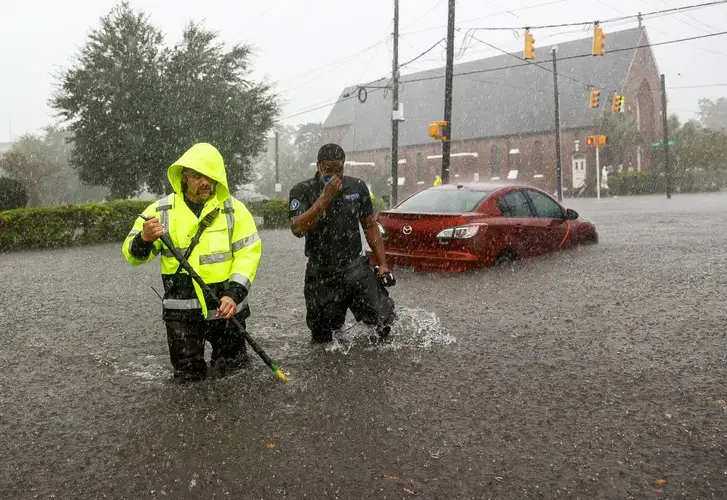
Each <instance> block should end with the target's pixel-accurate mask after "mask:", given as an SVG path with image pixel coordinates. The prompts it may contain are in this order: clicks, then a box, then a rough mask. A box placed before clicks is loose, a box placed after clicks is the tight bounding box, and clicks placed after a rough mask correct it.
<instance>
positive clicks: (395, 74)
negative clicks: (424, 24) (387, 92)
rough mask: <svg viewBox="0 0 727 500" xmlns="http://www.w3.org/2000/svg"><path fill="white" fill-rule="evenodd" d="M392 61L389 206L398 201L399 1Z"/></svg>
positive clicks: (396, 9) (395, 9) (395, 12)
mask: <svg viewBox="0 0 727 500" xmlns="http://www.w3.org/2000/svg"><path fill="white" fill-rule="evenodd" d="M393 45H394V60H393V62H392V65H391V85H392V89H391V90H392V92H391V97H392V101H393V103H392V111H391V206H392V207H393V206H395V205H396V204H397V202H398V199H399V120H398V119H397V118H398V117H397V116H396V114H397V113H398V111H399V0H394V44H393Z"/></svg>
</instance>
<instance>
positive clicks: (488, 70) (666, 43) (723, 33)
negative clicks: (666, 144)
mask: <svg viewBox="0 0 727 500" xmlns="http://www.w3.org/2000/svg"><path fill="white" fill-rule="evenodd" d="M720 35H727V31H720V32H718V33H710V34H707V35H699V36H693V37H688V38H679V39H676V40H667V41H665V42H658V43H652V44H647V45H635V46H633V47H625V48H621V49H614V50H610V51H608V53H609V54H610V53H614V52H624V51H627V50H636V49H642V48H649V47H656V46H660V45H668V44H672V43H680V42H689V41H692V40H699V39H702V38H710V37H715V36H720ZM515 57H517V56H515ZM583 57H594V56H593V55H592V54H579V55H575V56H568V57H562V58H560V59H558V61H569V60H573V59H581V58H583ZM531 64H532V63H528V62H526V63H524V64H512V65H510V66H501V67H498V68H488V69H479V70H473V71H465V72H462V73H455V76H465V75H475V74H479V73H489V72H492V71H502V70H505V69H512V68H521V67H524V66H530V65H531ZM438 78H441V77H439V76H425V77H421V78H414V79H411V80H404V81H403V83H416V82H423V81H427V80H436V79H438Z"/></svg>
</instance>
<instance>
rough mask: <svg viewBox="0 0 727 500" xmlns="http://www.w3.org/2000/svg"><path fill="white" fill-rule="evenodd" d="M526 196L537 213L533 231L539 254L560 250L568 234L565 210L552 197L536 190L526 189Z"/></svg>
mask: <svg viewBox="0 0 727 500" xmlns="http://www.w3.org/2000/svg"><path fill="white" fill-rule="evenodd" d="M525 194H526V196H527V197H528V200H530V203H531V204H532V209H533V211H534V212H535V217H536V218H535V221H534V223H533V224H532V227H531V230H532V232H533V238H534V240H535V245H536V247H537V248H536V252H537V253H539V254H542V253H548V252H554V251H556V250H558V248H559V247H560V244H561V242H562V241H563V239H564V238H565V235H566V233H567V232H568V221H567V220H566V218H565V211H564V210H563V208H562V207H561V206H560V205H559V204H558V203H557V202H556V201H555V200H553V199H552V198H551V197H550V196H548V195H547V194H545V193H542V192H540V191H536V190H534V189H526V190H525Z"/></svg>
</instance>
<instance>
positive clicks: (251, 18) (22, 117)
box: [0, 0, 727, 142]
mask: <svg viewBox="0 0 727 500" xmlns="http://www.w3.org/2000/svg"><path fill="white" fill-rule="evenodd" d="M707 1H708V0H688V1H683V0H602V1H601V0H459V1H458V2H457V12H456V18H457V27H458V28H464V29H466V28H473V27H486V26H502V27H519V26H530V25H545V24H556V23H568V22H580V21H588V20H603V19H607V18H613V17H619V16H623V15H631V14H636V13H637V12H639V11H641V12H651V11H658V10H663V9H668V8H673V7H680V6H684V5H694V4H699V3H706V2H707ZM115 3H116V2H115V1H113V0H93V1H92V0H65V1H63V2H57V1H50V0H3V2H2V8H1V9H0V12H2V16H0V47H2V48H3V51H2V72H0V142H3V141H8V140H10V137H11V134H12V137H13V138H17V137H18V136H20V135H22V134H23V133H26V132H36V131H38V130H39V129H40V128H42V127H44V126H46V125H48V124H50V123H52V122H53V121H54V117H53V114H52V111H51V110H50V108H49V107H48V105H47V102H48V98H49V97H50V95H51V93H52V91H53V88H54V82H55V78H54V75H55V74H57V72H58V70H59V69H60V68H63V67H68V66H69V65H70V64H71V63H72V60H73V57H74V55H75V54H76V53H77V52H78V50H79V48H80V47H81V46H82V45H83V44H84V43H85V41H86V39H87V35H88V32H89V30H90V29H91V28H93V27H96V26H97V25H98V20H99V18H100V17H101V16H102V15H104V14H106V13H107V12H108V11H109V10H110V9H111V8H112V7H113V5H114V4H115ZM400 4H401V7H400V9H401V14H400V15H401V19H400V30H401V40H400V62H404V61H407V60H409V59H411V58H413V57H416V56H417V55H418V54H420V53H421V52H423V51H424V50H426V49H427V48H429V47H431V46H432V45H433V44H434V43H436V42H437V41H438V40H440V39H441V38H443V37H445V36H446V16H447V0H400ZM132 5H133V7H134V8H135V9H140V10H143V11H145V12H148V13H149V14H150V15H151V21H152V22H153V23H155V24H156V25H157V26H159V27H160V28H161V29H162V31H163V32H164V33H165V34H166V37H167V42H169V43H173V42H174V41H176V40H178V39H179V37H180V34H181V31H182V29H183V27H184V26H185V24H186V23H187V22H188V21H189V20H197V21H204V23H205V26H206V27H208V28H211V29H214V30H216V31H218V32H219V33H220V35H221V37H222V38H223V40H225V41H226V42H228V43H230V44H232V43H237V42H243V43H248V44H250V45H252V46H253V47H254V48H255V57H254V59H253V65H254V76H255V78H257V79H267V80H269V81H270V82H274V83H275V88H276V91H277V92H278V93H279V94H280V96H281V97H282V98H283V100H284V103H285V106H284V111H283V115H282V117H283V121H284V122H285V123H290V124H296V123H304V122H308V121H323V120H325V118H326V116H327V113H328V111H329V110H330V107H323V108H321V109H318V110H315V111H311V112H308V113H303V114H298V113H300V112H301V111H306V110H309V109H311V108H316V107H319V106H321V105H324V104H329V103H332V102H333V101H335V100H336V98H337V97H338V96H339V95H340V92H341V89H342V88H343V87H344V86H347V85H352V84H356V83H360V82H364V81H370V80H374V79H377V78H380V77H386V76H389V75H390V73H391V48H392V44H391V32H392V26H393V21H392V18H393V5H394V0H368V1H366V2H354V1H350V0H267V1H259V0H255V1H252V0H238V1H237V2H231V1H229V0H204V1H198V0H175V1H172V0H166V1H164V0H156V1H155V0H133V1H132ZM725 20H727V4H724V5H717V6H713V7H706V8H701V9H698V10H692V11H688V12H687V13H680V14H677V15H668V16H665V15H663V16H658V17H654V18H648V19H646V20H645V21H644V22H645V25H646V26H647V28H648V31H649V36H650V38H651V42H652V43H658V42H663V41H667V40H674V39H679V38H686V37H691V36H698V35H704V34H707V33H715V32H719V31H725V28H724V21H725ZM636 25H637V22H636V20H632V21H626V22H621V23H619V24H617V25H604V30H605V32H606V34H608V31H609V30H611V31H613V30H617V29H626V28H629V27H634V26H636ZM463 31H464V30H463ZM463 31H462V32H460V33H458V36H457V47H459V46H460V45H461V41H462V37H463ZM563 32H566V33H563ZM521 35H522V34H521ZM534 36H535V39H536V45H537V46H545V45H548V44H552V43H557V42H560V41H564V40H571V39H577V38H583V37H584V36H589V34H588V33H585V32H583V31H581V30H580V28H559V29H551V30H538V31H535V32H534ZM478 38H481V39H483V40H485V41H487V42H489V43H492V44H495V45H497V46H499V47H501V48H503V49H506V50H509V51H521V50H522V38H515V34H514V33H513V32H511V31H501V32H486V33H482V32H480V33H479V34H478ZM606 50H608V36H607V37H606ZM654 51H655V53H656V58H657V64H658V66H659V70H660V71H661V72H663V73H665V74H666V78H667V88H669V92H668V94H669V106H670V111H674V112H677V113H679V114H680V116H682V117H683V118H684V119H688V118H690V117H695V114H694V113H695V112H696V111H697V110H698V107H697V101H698V99H699V98H701V97H708V98H711V99H716V98H718V97H723V96H727V36H724V35H723V36H718V37H712V38H707V39H703V40H698V41H692V42H685V43H678V44H671V45H664V46H661V47H655V48H654ZM496 54H497V52H495V51H494V50H493V49H490V48H488V47H486V46H483V45H482V44H478V43H475V44H473V45H472V46H471V47H469V48H468V49H467V50H466V51H465V53H464V54H463V55H462V57H461V58H460V59H458V61H457V62H463V61H467V60H472V59H478V58H482V57H488V56H491V55H496ZM443 65H444V49H443V48H437V49H435V50H434V51H432V52H430V53H429V54H428V55H427V56H425V57H423V58H422V59H420V60H418V61H417V62H416V63H415V64H413V65H411V66H408V67H407V68H406V70H405V71H403V73H404V74H406V73H411V72H414V71H418V70H423V69H429V68H435V67H441V66H443ZM711 84H722V86H711V87H701V88H679V87H686V86H693V85H698V86H704V85H711ZM289 115H296V116H294V117H291V118H287V117H288V116H289Z"/></svg>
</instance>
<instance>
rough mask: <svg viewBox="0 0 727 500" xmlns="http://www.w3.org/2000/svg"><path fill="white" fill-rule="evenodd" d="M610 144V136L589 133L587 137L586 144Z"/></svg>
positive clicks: (593, 145) (598, 145)
mask: <svg viewBox="0 0 727 500" xmlns="http://www.w3.org/2000/svg"><path fill="white" fill-rule="evenodd" d="M607 144H608V137H606V136H605V135H589V136H588V137H586V146H590V147H596V148H598V147H601V146H605V145H607Z"/></svg>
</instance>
